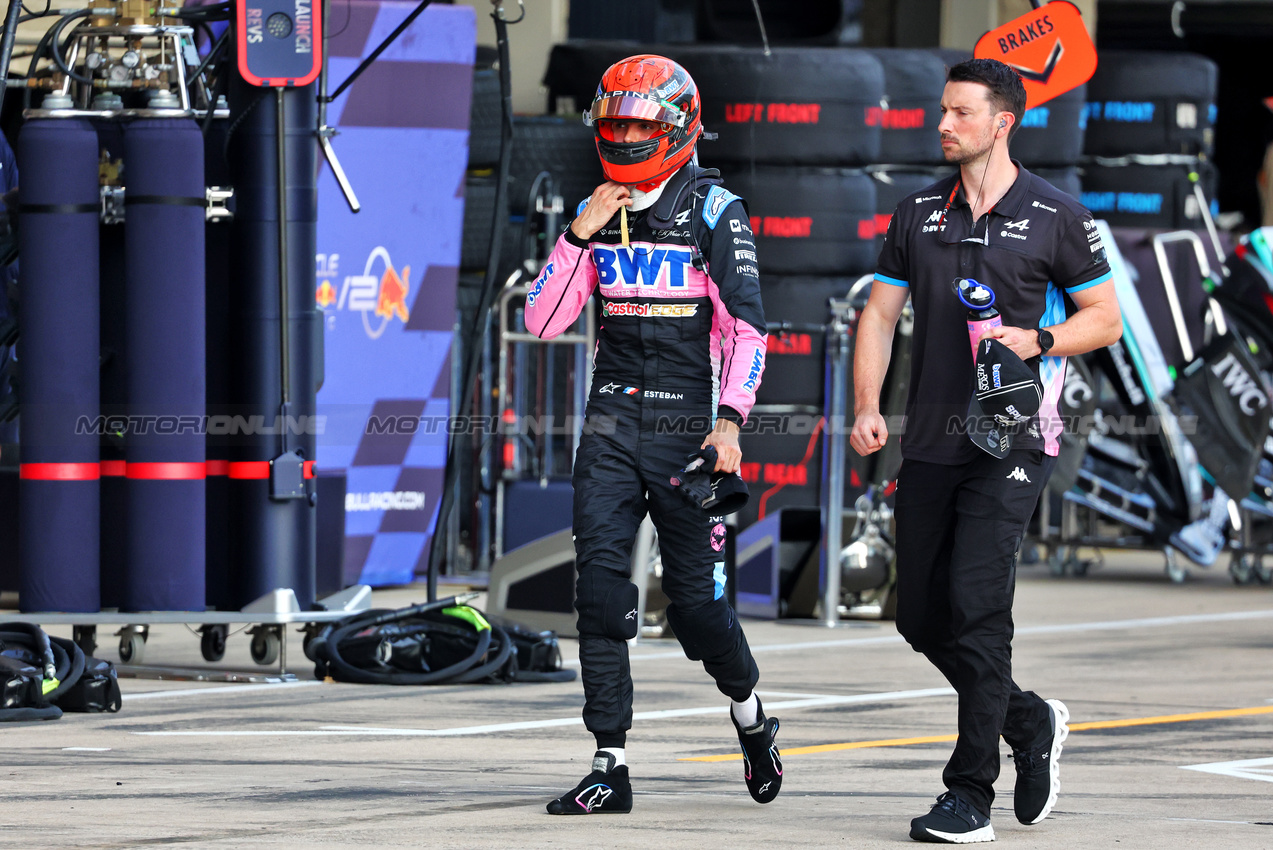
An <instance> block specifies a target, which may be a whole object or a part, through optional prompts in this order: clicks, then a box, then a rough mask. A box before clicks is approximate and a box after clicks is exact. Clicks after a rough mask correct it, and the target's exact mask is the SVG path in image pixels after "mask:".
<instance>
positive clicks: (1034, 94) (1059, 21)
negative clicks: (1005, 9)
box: [972, 0, 1096, 109]
mask: <svg viewBox="0 0 1273 850" xmlns="http://www.w3.org/2000/svg"><path fill="white" fill-rule="evenodd" d="M972 55H973V56H975V57H976V58H978V59H998V60H999V61H1000V62H1003V63H1004V64H1007V65H1011V66H1012V67H1013V68H1014V69H1016V72H1017V73H1018V74H1020V75H1021V81H1022V82H1024V83H1025V95H1026V102H1025V105H1026V109H1032V108H1034V107H1036V106H1038V105H1039V104H1040V103H1045V102H1047V101H1049V100H1051V99H1052V98H1054V97H1056V96H1057V95H1062V94H1065V93H1066V92H1067V91H1069V90H1070V89H1073V88H1077V87H1078V86H1081V85H1083V84H1084V83H1086V82H1087V81H1088V80H1090V79H1091V78H1092V74H1094V73H1095V72H1096V45H1094V44H1092V38H1091V36H1089V35H1088V34H1087V27H1086V26H1084V25H1083V16H1082V15H1080V14H1079V10H1078V7H1077V6H1075V5H1074V4H1073V3H1070V2H1068V0H1053V2H1051V3H1046V4H1044V5H1043V6H1040V7H1039V8H1037V9H1034V10H1033V11H1030V12H1027V13H1026V14H1024V15H1022V16H1021V17H1019V18H1017V19H1015V20H1012V21H1009V22H1008V23H1006V24H1004V25H1003V26H1001V27H999V28H998V29H993V30H991V31H990V32H988V33H986V34H985V35H983V36H982V37H981V38H980V39H978V41H977V45H976V47H974V48H973V51H972Z"/></svg>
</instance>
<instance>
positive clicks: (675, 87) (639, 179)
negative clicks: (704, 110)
mask: <svg viewBox="0 0 1273 850" xmlns="http://www.w3.org/2000/svg"><path fill="white" fill-rule="evenodd" d="M700 107H701V103H700V101H699V99H698V87H697V86H695V85H694V80H693V78H692V77H690V75H689V72H688V71H686V70H685V69H684V68H682V67H681V66H680V65H678V64H676V63H675V62H673V61H672V60H671V59H667V58H665V57H663V56H652V55H648V54H647V55H641V56H629V57H628V58H627V59H624V60H622V61H621V62H616V63H615V64H613V65H611V66H610V68H609V69H608V70H607V71H606V72H605V73H604V74H602V75H601V84H600V85H598V86H597V96H596V98H595V99H594V100H593V101H592V108H591V109H590V110H588V111H587V112H586V113H584V123H585V124H588V125H590V126H591V127H592V129H593V132H594V133H595V134H596V137H597V153H598V154H599V155H600V157H601V170H602V171H604V172H605V175H606V177H607V178H608V179H610V180H613V181H614V182H615V183H623V184H625V185H628V186H637V187H646V186H649V187H653V186H654V185H657V184H658V183H661V182H662V181H663V180H664V178H666V177H667V176H668V175H670V174H672V173H673V172H675V171H676V170H677V169H678V168H680V167H681V166H682V165H684V164H685V163H687V162H689V160H690V157H692V156H693V155H694V145H695V144H696V143H697V142H698V137H699V136H700V135H702V133H703V122H702V116H701V109H700ZM625 120H626V121H655V122H658V123H660V124H662V125H663V127H664V129H663V131H662V132H661V133H658V134H656V135H654V136H652V137H651V138H649V139H647V140H646V141H644V142H616V141H615V140H614V136H613V133H612V131H611V128H610V127H609V126H608V125H609V122H610V121H625Z"/></svg>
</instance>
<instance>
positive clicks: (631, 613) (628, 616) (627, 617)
mask: <svg viewBox="0 0 1273 850" xmlns="http://www.w3.org/2000/svg"><path fill="white" fill-rule="evenodd" d="M636 611H637V609H635V608H633V609H632V610H631V611H629V612H628V613H626V614H624V615H623V619H625V620H635V619H636Z"/></svg>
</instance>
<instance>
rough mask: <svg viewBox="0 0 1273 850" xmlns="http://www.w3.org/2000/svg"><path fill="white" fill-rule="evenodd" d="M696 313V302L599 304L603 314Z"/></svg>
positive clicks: (669, 315)
mask: <svg viewBox="0 0 1273 850" xmlns="http://www.w3.org/2000/svg"><path fill="white" fill-rule="evenodd" d="M697 313H698V305H697V304H640V303H637V302H635V301H604V302H602V304H601V315H603V316H636V317H637V318H641V319H646V318H658V317H662V318H669V319H682V318H685V317H687V316H693V315H695V314H697Z"/></svg>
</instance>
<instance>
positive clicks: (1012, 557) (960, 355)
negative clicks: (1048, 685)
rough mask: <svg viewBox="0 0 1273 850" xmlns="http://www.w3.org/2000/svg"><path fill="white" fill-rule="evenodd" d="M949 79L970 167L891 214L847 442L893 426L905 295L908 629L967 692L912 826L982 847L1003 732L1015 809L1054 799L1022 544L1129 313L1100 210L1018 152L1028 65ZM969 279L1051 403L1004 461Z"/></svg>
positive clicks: (989, 836)
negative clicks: (1030, 688) (1023, 620)
mask: <svg viewBox="0 0 1273 850" xmlns="http://www.w3.org/2000/svg"><path fill="white" fill-rule="evenodd" d="M946 79H947V82H946V87H945V90H944V92H943V94H942V100H941V111H942V120H941V124H940V125H939V131H940V133H941V143H942V150H943V152H944V154H945V157H946V161H947V162H951V163H955V164H957V165H959V173H958V174H957V175H954V176H951V177H949V178H947V179H945V180H942V181H939V182H938V183H935V184H934V185H932V186H930V187H928V188H927V189H924V190H923V191H921V192H919V193H917V194H914V195H911V196H910V197H908V198H906V199H905V200H903V201H902V202H901V203H900V204H899V205H898V207H897V211H896V212H895V213H894V215H893V218H892V221H891V222H890V224H889V228H888V234H887V237H886V239H885V243H884V247H883V249H882V250H881V252H880V258H879V265H878V267H877V271H876V275H875V285H874V286H873V287H872V291H871V296H870V300H869V301H868V303H867V305H866V307H865V309H864V310H863V311H862V314H861V317H860V319H859V324H858V337H857V345H856V352H855V359H854V374H853V379H854V412H855V421H854V424H853V431H852V434H851V436H850V444H851V445H852V446H853V448H854V450H855V451H857V452H858V453H859V454H861V455H867V454H870V453H871V452H874V451H878V450H879V449H880V448H882V447H883V446H884V443H885V440H886V439H887V437H888V429H887V427H886V425H885V421H884V419H883V417H881V415H880V411H879V397H880V385H881V382H882V380H883V378H884V374H885V372H886V370H887V368H888V362H889V353H890V351H891V346H892V339H893V330H894V326H895V325H896V323H897V319H898V316H899V315H900V314H901V312H902V309H903V307H904V306H905V304H906V300H907V298H910V299H911V303H912V305H913V308H914V311H915V332H914V341H913V343H912V344H913V346H914V348H913V351H912V365H911V370H912V371H911V378H910V387H909V394H908V398H907V402H906V419H905V427H904V429H903V433H902V435H901V446H902V457H903V462H902V467H901V471H900V473H899V474H898V480H897V496H896V500H897V501H896V519H897V541H898V542H897V576H898V584H897V627H898V631H900V632H901V633H902V635H903V636H904V637H905V638H906V640H907V641H908V642H909V643H910V644H911V647H912V648H914V649H915V650H916V651H918V652H922V653H923V654H924V655H925V656H926V657H927V658H928V659H929V661H931V662H932V663H933V665H934V666H936V667H937V669H938V670H940V671H941V673H942V675H944V676H945V677H946V678H947V679H948V680H949V681H950V683H951V685H952V686H954V688H955V690H956V691H957V692H958V694H959V738H958V741H957V742H956V744H955V749H954V753H953V754H952V755H951V757H950V761H949V762H948V763H947V765H946V769H945V771H944V773H943V776H942V778H943V780H944V782H945V785H946V788H947V789H948V790H947V791H946V793H944V794H942V795H941V796H940V797H938V798H937V804H936V805H935V806H933V807H932V810H931V811H930V812H929V813H928V814H927V815H923V816H921V817H917V818H915V819H914V820H913V821H912V822H911V833H910V834H911V837H912V838H914V839H917V840H920V841H936V842H951V843H969V842H976V841H993V840H994V830H993V828H992V827H991V825H990V807H991V803H992V801H993V800H994V787H993V786H994V781H995V779H996V778H997V777H998V775H999V736H1000V734H1002V736H1003V738H1004V740H1005V741H1007V743H1008V744H1009V746H1011V747H1012V750H1013V758H1014V759H1015V761H1016V768H1017V780H1016V790H1015V794H1014V808H1015V811H1016V816H1017V819H1018V820H1020V821H1021V822H1022V823H1027V824H1030V823H1037V822H1039V821H1041V820H1042V819H1043V818H1045V817H1046V816H1047V815H1048V813H1049V812H1050V811H1051V809H1052V806H1053V805H1055V803H1056V795H1057V791H1058V789H1059V788H1060V773H1059V768H1058V765H1057V757H1058V756H1059V755H1060V752H1061V743H1062V741H1064V740H1065V736H1066V734H1067V731H1068V728H1067V726H1066V720H1067V719H1068V716H1069V714H1068V711H1067V710H1066V708H1065V706H1064V705H1063V704H1062V703H1061V702H1060V701H1058V700H1048V701H1044V700H1043V699H1041V698H1040V697H1038V696H1036V695H1035V694H1034V693H1031V692H1023V691H1022V690H1021V689H1020V688H1018V687H1017V685H1016V683H1015V682H1013V680H1012V662H1011V653H1012V597H1013V585H1014V579H1015V570H1016V553H1017V549H1018V547H1019V546H1020V543H1021V537H1022V535H1023V533H1024V531H1025V526H1026V523H1027V521H1028V520H1029V518H1030V515H1031V513H1032V512H1033V510H1034V506H1035V503H1036V502H1037V501H1038V497H1039V493H1040V491H1041V490H1042V489H1043V485H1044V483H1045V482H1046V480H1047V477H1048V474H1049V473H1050V472H1051V470H1052V467H1053V465H1054V463H1055V459H1056V455H1057V453H1058V451H1059V443H1058V436H1059V434H1060V431H1061V422H1060V421H1059V420H1058V418H1057V399H1058V397H1059V395H1060V392H1061V386H1062V384H1063V383H1064V378H1065V364H1066V357H1067V356H1070V355H1076V354H1081V353H1083V352H1086V351H1091V350H1093V349H1096V348H1099V347H1101V346H1105V345H1109V344H1110V343H1112V342H1114V341H1115V340H1116V339H1118V337H1119V335H1120V334H1121V332H1122V319H1121V315H1120V313H1119V309H1118V302H1117V300H1116V299H1115V295H1114V284H1113V281H1112V280H1111V276H1110V269H1109V264H1108V262H1107V261H1106V258H1105V250H1104V248H1103V247H1102V244H1101V238H1100V235H1099V233H1098V231H1097V230H1096V227H1095V224H1094V223H1093V222H1092V218H1091V215H1090V213H1088V211H1087V210H1086V209H1084V208H1083V207H1082V206H1081V205H1080V204H1079V203H1078V202H1077V201H1075V200H1074V198H1072V197H1070V196H1069V195H1067V194H1065V193H1064V192H1061V191H1059V190H1057V189H1056V188H1054V187H1053V186H1051V185H1050V184H1049V183H1047V182H1046V181H1045V180H1043V179H1041V178H1039V177H1037V176H1035V175H1033V174H1031V173H1030V172H1029V171H1027V170H1026V169H1025V168H1024V167H1022V166H1021V164H1020V163H1019V162H1016V161H1014V160H1013V159H1012V158H1011V157H1010V156H1009V154H1008V142H1009V139H1010V138H1011V136H1012V133H1013V131H1015V130H1016V128H1017V127H1018V126H1020V122H1021V116H1022V113H1023V112H1024V110H1025V102H1026V95H1025V89H1024V87H1023V86H1022V83H1021V79H1020V78H1019V77H1018V76H1017V74H1016V72H1015V71H1013V70H1012V69H1011V68H1009V67H1008V66H1007V65H1004V64H1003V63H1001V62H997V61H994V60H989V59H973V60H969V61H967V62H963V63H960V64H958V65H956V66H954V67H953V68H951V69H950V71H949V73H948V75H947V78H946ZM959 279H974V280H976V281H978V282H979V283H981V284H983V285H985V286H987V287H989V288H990V289H991V290H992V291H993V292H994V294H995V296H996V299H995V302H994V306H995V307H996V308H997V309H998V311H999V313H1000V314H1001V317H1002V322H1003V324H1002V326H1001V327H998V328H994V329H993V330H990V331H989V332H987V333H986V334H985V335H984V336H983V339H984V338H986V337H992V338H995V339H997V340H999V342H1000V343H1002V346H1003V347H1004V348H1003V349H1002V351H1003V352H1006V351H1007V350H1009V349H1010V351H1011V353H1012V354H1014V355H1015V356H1016V357H1019V358H1020V359H1021V360H1024V361H1025V364H1027V365H1028V366H1029V367H1030V368H1031V369H1032V370H1033V373H1034V375H1035V376H1036V377H1037V378H1038V380H1039V382H1040V384H1041V386H1042V404H1041V406H1040V408H1039V411H1038V413H1037V414H1036V415H1034V416H1032V417H1030V418H1029V419H1028V421H1026V422H1024V423H1022V424H1019V425H1014V427H1015V433H1012V429H1011V428H1009V429H1005V433H1004V437H1005V439H1007V440H1010V441H1011V445H1010V448H1009V449H1008V450H1007V451H1006V452H1004V453H1003V457H996V456H995V454H991V453H990V451H989V449H987V450H985V451H983V450H982V448H981V447H980V444H977V443H975V442H974V440H973V439H970V437H971V436H973V434H972V432H970V431H969V425H970V422H969V420H970V417H969V416H968V414H969V406H970V398H971V397H972V395H973V392H974V361H973V357H972V352H971V350H970V346H969V333H968V329H967V324H966V319H967V316H968V308H967V306H965V304H964V303H962V302H961V301H960V299H959V296H958V294H957V290H958V289H959V287H958V286H957V285H956V283H955V281H956V280H959ZM965 286H966V285H965ZM996 350H999V349H996ZM1008 356H1011V355H1008ZM982 430H983V431H984V429H982Z"/></svg>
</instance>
